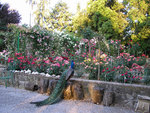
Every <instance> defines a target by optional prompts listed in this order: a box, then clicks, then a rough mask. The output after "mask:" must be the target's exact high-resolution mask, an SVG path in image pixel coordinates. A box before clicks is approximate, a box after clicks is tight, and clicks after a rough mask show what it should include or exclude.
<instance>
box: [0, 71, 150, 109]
mask: <svg viewBox="0 0 150 113" xmlns="http://www.w3.org/2000/svg"><path fill="white" fill-rule="evenodd" d="M58 79H59V78H58V77H45V76H43V75H38V74H27V73H24V72H16V73H15V75H14V83H13V87H17V88H24V89H27V90H31V91H36V90H37V91H38V92H39V93H42V94H43V93H45V94H47V95H49V94H50V93H51V92H52V90H53V89H54V88H55V85H56V83H57V80H58ZM0 83H1V84H2V81H1V80H0ZM137 95H145V96H150V86H146V85H136V84H123V83H114V82H104V81H97V80H85V79H78V78H71V79H70V81H69V82H68V85H67V87H66V90H65V91H64V99H75V100H84V101H90V102H93V103H95V104H103V105H106V106H109V105H111V106H121V107H122V106H123V107H129V108H132V109H133V108H135V106H136V104H137Z"/></svg>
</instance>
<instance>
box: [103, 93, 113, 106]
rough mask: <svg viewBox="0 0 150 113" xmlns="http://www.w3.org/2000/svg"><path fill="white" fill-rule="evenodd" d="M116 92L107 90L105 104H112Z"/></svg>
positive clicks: (104, 98)
mask: <svg viewBox="0 0 150 113" xmlns="http://www.w3.org/2000/svg"><path fill="white" fill-rule="evenodd" d="M113 98H114V92H112V91H105V92H104V97H103V105H104V106H110V105H111V104H112V103H113Z"/></svg>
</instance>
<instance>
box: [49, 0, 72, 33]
mask: <svg viewBox="0 0 150 113" xmlns="http://www.w3.org/2000/svg"><path fill="white" fill-rule="evenodd" d="M71 17H72V14H71V13H70V12H69V11H68V7H67V4H66V3H65V2H62V1H61V2H58V3H57V4H56V5H55V7H54V8H53V9H52V11H50V13H49V17H48V18H47V21H48V23H49V29H52V30H53V29H57V30H58V31H62V30H63V29H66V28H67V27H68V26H70V23H71Z"/></svg>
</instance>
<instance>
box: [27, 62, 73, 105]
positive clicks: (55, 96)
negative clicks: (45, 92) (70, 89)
mask: <svg viewBox="0 0 150 113" xmlns="http://www.w3.org/2000/svg"><path fill="white" fill-rule="evenodd" d="M73 74H74V62H73V61H71V68H69V69H68V70H66V71H64V72H63V73H62V75H61V77H60V79H59V80H58V82H57V84H56V87H55V89H54V90H53V92H52V94H51V95H50V96H49V97H48V98H47V99H45V100H43V101H38V102H30V103H31V104H36V106H38V107H39V106H43V105H50V104H53V103H56V102H57V101H59V100H60V99H61V96H62V94H63V91H64V89H65V86H66V83H67V81H68V80H69V79H70V77H71V76H73Z"/></svg>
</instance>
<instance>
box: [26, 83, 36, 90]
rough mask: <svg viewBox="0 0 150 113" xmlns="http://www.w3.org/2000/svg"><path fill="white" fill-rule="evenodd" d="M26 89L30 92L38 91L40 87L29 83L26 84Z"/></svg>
mask: <svg viewBox="0 0 150 113" xmlns="http://www.w3.org/2000/svg"><path fill="white" fill-rule="evenodd" d="M25 89H26V90H30V91H36V90H38V86H37V85H35V84H34V83H32V82H28V83H26V84H25Z"/></svg>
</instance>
